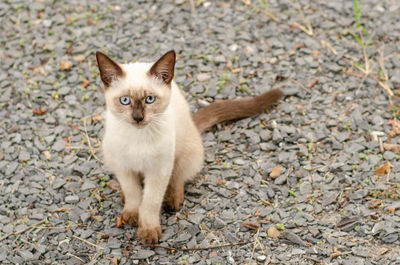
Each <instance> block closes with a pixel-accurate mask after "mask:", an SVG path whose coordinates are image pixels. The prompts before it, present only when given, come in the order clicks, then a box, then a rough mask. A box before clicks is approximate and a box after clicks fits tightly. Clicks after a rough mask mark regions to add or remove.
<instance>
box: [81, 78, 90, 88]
mask: <svg viewBox="0 0 400 265" xmlns="http://www.w3.org/2000/svg"><path fill="white" fill-rule="evenodd" d="M89 84H90V81H89V80H84V81H82V86H83V87H87V86H88V85H89Z"/></svg>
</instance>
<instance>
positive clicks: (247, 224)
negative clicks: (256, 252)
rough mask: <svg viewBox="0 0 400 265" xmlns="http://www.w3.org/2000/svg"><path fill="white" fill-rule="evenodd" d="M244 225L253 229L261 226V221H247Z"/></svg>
mask: <svg viewBox="0 0 400 265" xmlns="http://www.w3.org/2000/svg"><path fill="white" fill-rule="evenodd" d="M242 225H243V226H244V227H247V228H249V229H251V230H257V229H258V228H260V223H258V222H246V223H243V224H242Z"/></svg>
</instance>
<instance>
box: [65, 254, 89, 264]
mask: <svg viewBox="0 0 400 265" xmlns="http://www.w3.org/2000/svg"><path fill="white" fill-rule="evenodd" d="M67 255H68V256H71V257H74V258H76V259H77V260H80V261H82V262H83V263H85V261H84V260H83V259H81V258H80V257H78V256H75V255H74V254H72V253H67Z"/></svg>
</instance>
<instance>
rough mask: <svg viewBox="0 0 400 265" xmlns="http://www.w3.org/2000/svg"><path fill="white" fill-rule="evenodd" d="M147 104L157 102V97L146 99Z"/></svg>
mask: <svg viewBox="0 0 400 265" xmlns="http://www.w3.org/2000/svg"><path fill="white" fill-rule="evenodd" d="M144 101H145V102H146V103H147V104H151V103H153V102H154V101H156V97H155V96H147V97H146V99H145V100H144Z"/></svg>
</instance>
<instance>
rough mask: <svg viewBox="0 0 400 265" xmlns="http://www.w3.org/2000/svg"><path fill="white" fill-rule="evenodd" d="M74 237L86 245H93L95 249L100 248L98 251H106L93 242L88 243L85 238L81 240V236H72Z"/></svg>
mask: <svg viewBox="0 0 400 265" xmlns="http://www.w3.org/2000/svg"><path fill="white" fill-rule="evenodd" d="M72 237H74V238H76V239H79V240H81V241H82V242H85V243H86V244H88V245H91V246H93V247H96V248H98V249H100V250H103V249H104V248H103V247H101V246H99V245H96V244H94V243H92V242H89V241H87V240H85V239H83V238H81V237H79V236H76V235H72Z"/></svg>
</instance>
